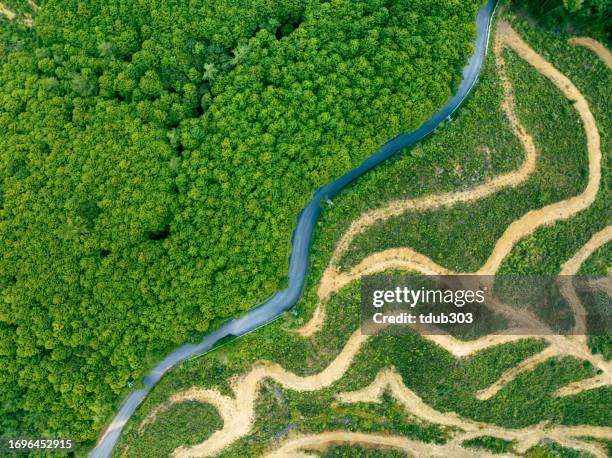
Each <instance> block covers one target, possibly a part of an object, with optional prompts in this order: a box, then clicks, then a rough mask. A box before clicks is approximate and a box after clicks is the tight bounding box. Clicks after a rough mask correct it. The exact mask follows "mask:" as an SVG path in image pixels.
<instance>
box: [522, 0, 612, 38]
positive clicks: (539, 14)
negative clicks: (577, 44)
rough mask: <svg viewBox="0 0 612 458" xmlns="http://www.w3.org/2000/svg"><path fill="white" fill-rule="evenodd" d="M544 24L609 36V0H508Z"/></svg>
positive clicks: (611, 9)
mask: <svg viewBox="0 0 612 458" xmlns="http://www.w3.org/2000/svg"><path fill="white" fill-rule="evenodd" d="M511 1H512V3H514V4H515V5H516V6H518V7H519V8H522V9H524V10H525V11H526V12H527V13H529V15H531V16H532V18H534V19H536V20H537V21H538V22H539V23H540V24H542V25H544V26H545V27H548V28H551V29H555V30H563V29H565V30H568V31H570V32H572V33H574V34H577V33H578V34H580V33H582V34H586V35H593V36H595V37H596V38H599V39H602V40H604V41H608V42H610V40H611V39H612V2H611V1H610V0H511Z"/></svg>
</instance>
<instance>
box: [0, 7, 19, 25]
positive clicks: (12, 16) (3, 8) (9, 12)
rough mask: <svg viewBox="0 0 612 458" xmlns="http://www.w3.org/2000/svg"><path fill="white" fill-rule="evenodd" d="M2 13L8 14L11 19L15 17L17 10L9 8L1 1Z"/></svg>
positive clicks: (0, 9)
mask: <svg viewBox="0 0 612 458" xmlns="http://www.w3.org/2000/svg"><path fill="white" fill-rule="evenodd" d="M0 14H3V15H4V16H6V17H7V18H8V19H9V20H10V21H12V20H13V19H15V16H16V14H15V12H14V11H13V10H10V9H8V8H7V7H6V6H5V5H4V4H3V3H0Z"/></svg>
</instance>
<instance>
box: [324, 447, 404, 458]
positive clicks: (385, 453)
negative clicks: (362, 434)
mask: <svg viewBox="0 0 612 458" xmlns="http://www.w3.org/2000/svg"><path fill="white" fill-rule="evenodd" d="M319 456H320V457H321V458H405V457H406V456H407V455H406V454H405V453H403V452H400V451H397V450H380V449H374V448H366V447H360V446H357V445H354V446H349V445H336V446H332V447H330V448H329V449H327V450H326V451H325V452H323V453H321V454H319Z"/></svg>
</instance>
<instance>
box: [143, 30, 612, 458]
mask: <svg viewBox="0 0 612 458" xmlns="http://www.w3.org/2000/svg"><path fill="white" fill-rule="evenodd" d="M504 46H508V47H510V48H512V49H513V50H514V51H515V52H516V53H517V54H518V55H519V56H520V57H521V58H523V59H524V60H526V61H527V62H529V63H530V64H531V65H533V66H534V67H535V68H536V69H537V70H538V71H539V72H540V73H542V74H543V75H545V76H546V77H548V78H549V79H550V80H551V81H552V82H553V83H554V84H555V85H556V86H557V87H558V88H559V89H560V90H561V91H562V92H563V93H564V94H565V96H566V97H568V98H571V99H572V100H575V101H576V102H575V103H574V107H575V108H576V110H577V111H578V112H579V114H580V117H581V119H582V122H583V125H584V128H585V131H586V134H587V135H586V136H587V147H588V155H589V180H588V184H587V187H586V189H585V190H584V192H583V193H581V194H580V195H579V196H576V197H573V198H570V199H567V200H565V201H563V202H559V203H556V204H552V205H548V206H546V207H544V208H541V209H538V210H534V211H530V212H528V213H527V214H526V215H524V216H523V217H521V218H519V219H518V220H517V221H515V222H514V223H513V224H512V225H510V226H509V227H508V229H507V230H506V232H505V233H504V235H503V236H502V237H501V238H500V240H499V241H498V243H497V244H496V246H495V249H494V250H493V252H492V254H491V256H490V257H489V260H488V261H487V262H486V263H485V265H484V266H483V267H482V268H481V269H480V270H479V273H487V274H495V273H496V272H497V269H498V268H499V265H500V264H501V262H502V261H503V259H504V258H505V257H506V256H507V254H508V253H509V252H510V250H511V249H512V247H513V246H514V244H515V243H516V242H517V241H518V240H520V239H521V238H522V237H524V236H526V235H528V234H531V233H533V231H535V230H536V229H537V228H539V227H542V226H543V225H545V224H551V223H553V222H555V221H558V220H561V219H566V218H569V217H570V216H572V215H574V214H576V213H577V212H579V211H581V210H583V209H585V208H587V207H588V206H589V205H590V204H591V203H592V202H593V200H594V199H595V195H596V194H597V191H598V189H599V183H600V166H601V152H600V146H599V133H598V131H597V128H596V125H595V120H594V118H593V116H592V114H591V112H590V110H589V107H588V104H587V102H586V100H585V99H584V97H583V96H582V94H580V92H579V91H578V89H576V87H575V86H574V85H573V84H572V83H571V82H570V81H569V80H568V79H567V78H566V77H565V76H563V75H562V74H561V73H559V72H558V71H557V70H556V69H555V68H554V67H553V66H552V65H550V64H549V63H548V62H546V61H545V60H544V59H543V58H542V57H540V56H539V55H538V54H536V53H535V52H534V51H533V50H531V48H529V47H528V46H527V44H526V43H525V42H524V41H523V40H522V39H521V38H520V37H519V36H518V35H517V34H516V33H515V32H514V31H513V30H512V29H511V28H510V26H509V24H507V23H506V22H504V21H500V22H499V24H498V28H497V35H496V56H497V57H498V66H499V68H500V74H501V75H504V70H503V66H504V63H503V56H502V53H501V50H502V48H503V47H504ZM502 78H503V76H502ZM504 95H505V104H506V107H505V108H504V109H505V110H506V113H507V115H508V118H509V119H510V122H511V124H512V125H513V129H514V130H515V133H516V134H517V135H518V136H519V138H521V141H522V142H523V146H524V147H525V151H526V160H525V162H524V163H523V165H522V166H521V168H520V169H519V171H516V172H512V173H510V174H507V175H503V176H501V177H499V178H498V179H499V180H500V181H498V182H495V183H493V181H494V180H492V182H489V183H488V184H485V185H482V186H481V187H478V188H476V191H475V190H472V191H466V193H469V192H472V193H473V194H471V195H470V197H465V196H466V193H456V194H452V195H451V194H445V195H443V196H434V197H429V198H424V199H416V200H412V201H402V202H396V203H394V204H391V205H390V206H387V207H385V210H384V211H382V212H380V213H376V212H373V213H371V214H370V215H369V217H362V218H360V219H359V220H358V224H356V225H354V226H352V229H351V230H353V231H359V230H363V228H365V227H367V226H368V225H370V224H371V223H372V222H374V221H376V220H379V219H381V218H384V217H388V216H391V215H393V214H400V213H401V212H403V211H406V210H417V209H421V208H434V207H435V206H443V205H451V204H453V203H455V202H459V201H463V200H461V199H467V200H471V199H476V198H480V197H478V196H481V195H488V194H491V193H493V192H496V191H495V190H497V189H501V188H502V187H507V186H513V185H516V184H518V183H520V182H521V181H523V180H524V179H525V178H526V177H527V176H528V175H529V173H531V171H532V170H533V168H534V167H535V146H534V145H533V142H532V141H531V140H530V139H531V137H529V135H528V134H527V133H526V132H525V131H524V129H523V128H522V127H521V126H520V123H519V122H518V119H516V116H515V115H514V118H513V116H512V115H511V114H509V113H508V110H509V111H510V112H513V106H514V101H513V95H512V91H511V86H510V84H509V82H508V81H504ZM502 178H503V179H502ZM485 187H486V188H485ZM491 189H494V190H491ZM458 195H459V196H460V197H457V196H458ZM461 196H463V197H461ZM426 199H428V200H426ZM425 202H427V203H425ZM428 205H431V207H427V206H428ZM394 212H396V213H394ZM398 212H399V213H398ZM387 215H388V216H387ZM356 233H357V232H353V235H352V236H348V238H347V239H343V240H345V246H348V245H347V244H348V243H350V240H351V239H352V237H354V235H355V234H356ZM609 233H610V228H606V229H605V230H604V231H601V232H600V233H598V234H596V235H595V236H594V237H593V238H592V239H591V240H590V241H589V242H588V243H587V244H586V245H585V247H583V248H582V249H581V250H579V251H578V253H577V254H576V255H575V256H574V257H573V258H572V259H570V260H569V261H568V262H567V263H566V264H564V267H563V270H564V272H566V273H571V272H576V271H577V270H578V269H579V267H580V265H581V264H582V263H583V262H584V260H585V259H586V258H587V257H588V256H589V255H590V253H592V252H593V251H594V250H595V249H596V248H597V247H599V246H601V245H602V244H603V243H605V242H606V241H607V240H609V236H610V234H609ZM338 250H342V243H341V244H340V245H339V248H338ZM338 250H337V251H336V253H335V257H334V258H333V259H332V265H334V264H333V263H334V260H337V259H339V256H340V254H341V253H340V254H338ZM370 258H371V259H370V263H369V264H367V263H366V264H364V263H361V264H360V265H359V266H357V267H356V268H355V269H358V270H354V271H351V272H352V273H353V277H351V279H349V280H347V282H348V281H352V280H354V279H356V278H359V277H360V276H362V275H364V274H366V273H370V272H374V271H378V270H377V269H380V270H384V269H388V268H397V267H400V268H408V269H410V270H416V271H419V272H423V273H435V274H440V273H449V271H448V270H446V269H444V268H442V267H441V266H438V265H437V264H435V263H433V261H431V260H430V259H428V258H427V257H426V256H424V255H422V254H419V253H417V252H415V251H414V250H411V249H409V248H404V249H400V250H399V251H393V252H390V250H387V251H385V252H383V253H378V254H375V255H373V256H372V257H370ZM349 274H350V273H349ZM329 275H331V276H332V277H333V276H334V275H336V276H337V275H340V274H338V273H337V272H334V273H332V274H329ZM329 278H330V277H328V279H327V280H328V283H327V284H326V286H324V287H323V288H324V289H323V294H321V297H328V296H329V295H330V294H331V293H333V292H335V291H337V290H338V289H340V288H341V287H342V286H344V284H346V283H345V282H344V281H337V278H332V281H330V280H329ZM325 288H328V289H327V290H325ZM499 307H500V310H502V309H503V304H499ZM579 307H581V305H580V306H578V305H576V308H574V307H573V310H574V311H575V312H576V313H577V311H578V310H579ZM530 319H531V318H530ZM512 331H513V330H509V333H508V334H501V335H495V336H486V337H483V338H480V339H477V340H474V341H471V342H462V341H458V340H457V339H455V338H453V337H452V336H448V335H435V336H426V337H427V338H428V339H430V340H432V341H433V342H435V343H437V344H438V345H440V346H442V347H443V348H445V349H447V350H448V351H450V352H451V353H452V354H454V355H456V356H459V357H461V356H467V355H471V354H473V353H474V352H477V351H480V350H483V349H485V348H489V347H492V346H496V345H499V344H503V343H507V342H512V341H516V340H519V339H520V338H522V337H521V336H519V335H518V331H517V330H514V331H515V333H514V334H512ZM367 338H368V337H367V336H362V335H361V333H360V331H359V330H357V331H356V332H355V333H353V334H352V335H351V337H350V338H349V340H348V342H347V344H346V346H345V347H344V349H343V350H342V351H341V352H340V354H339V355H338V356H337V357H336V358H335V359H334V360H333V361H332V362H331V363H330V364H329V366H327V367H326V368H325V369H324V370H323V371H321V372H319V373H318V374H314V375H310V376H306V377H300V376H298V375H295V374H293V373H291V372H288V371H287V370H285V369H284V368H282V367H281V366H279V365H278V364H275V363H270V362H261V363H258V364H256V365H254V367H253V368H252V370H251V371H250V372H248V373H247V374H245V375H244V376H241V377H239V378H236V379H235V380H233V381H232V383H231V386H232V391H233V396H231V397H230V396H226V395H223V394H221V393H219V392H218V391H217V390H213V389H201V388H192V389H190V390H187V391H185V392H182V393H177V394H175V395H174V396H173V397H172V398H171V399H170V400H168V402H167V403H165V404H163V405H162V406H160V407H159V408H158V409H155V410H154V411H153V412H152V413H151V414H150V415H149V416H148V417H147V419H145V421H144V423H143V425H146V424H147V423H148V422H150V421H152V420H153V419H154V417H155V415H156V414H157V413H158V412H159V411H160V410H163V409H164V408H167V407H168V406H169V405H171V404H172V403H174V402H181V401H184V400H196V401H201V402H207V403H210V404H212V405H214V406H215V407H216V408H217V409H218V410H219V412H220V415H221V416H222V418H223V420H224V425H223V428H222V429H221V430H219V431H216V432H215V433H213V435H211V436H210V437H209V438H208V439H207V440H206V441H204V442H203V443H201V444H199V445H196V446H194V447H180V448H178V449H176V450H175V451H174V454H173V456H175V457H191V456H210V455H214V454H216V453H218V452H219V451H220V450H222V449H223V448H225V447H226V446H228V445H230V444H231V443H233V442H234V441H236V440H237V439H239V438H241V437H243V436H245V435H246V434H248V432H249V431H250V430H251V429H252V426H253V423H254V420H255V418H254V406H255V402H256V399H257V397H258V395H259V387H260V384H261V382H262V380H264V379H266V378H269V379H272V380H274V381H275V382H276V383H278V384H280V385H282V386H283V387H285V388H287V389H291V390H296V391H315V390H320V389H322V388H325V387H328V386H330V385H332V384H333V383H335V382H336V381H338V380H339V379H340V378H341V377H342V376H343V375H344V373H345V372H346V370H347V369H348V368H349V367H350V365H351V363H352V361H353V359H354V357H355V355H356V354H357V353H358V351H359V350H360V348H361V346H362V344H363V343H364V342H365V341H366V340H367ZM542 338H545V339H546V340H547V341H548V342H549V346H548V347H547V348H546V349H544V350H543V351H542V352H541V353H539V354H537V355H534V356H533V357H531V358H529V359H527V360H525V361H524V362H522V363H521V364H519V365H518V366H516V367H515V368H512V369H511V370H510V371H508V372H506V373H505V374H503V375H502V377H501V378H500V380H498V381H497V382H495V383H494V384H493V385H492V386H491V387H488V388H486V389H485V390H483V391H482V392H480V393H479V398H482V399H485V398H488V397H490V396H492V395H494V394H495V393H497V392H498V391H499V390H500V389H502V388H503V387H504V386H505V385H506V384H507V383H508V382H510V381H511V380H513V379H514V378H515V377H516V376H518V375H519V374H520V373H522V372H524V371H526V370H529V369H530V368H532V367H534V366H535V365H536V364H539V363H540V362H542V361H544V360H545V359H548V358H550V357H554V356H560V355H571V356H574V357H576V358H579V359H584V360H587V361H589V362H591V363H592V364H593V365H594V366H596V367H598V368H599V369H600V370H601V371H602V373H601V374H600V375H598V376H597V377H595V378H593V379H589V380H583V381H579V382H576V383H574V384H572V385H568V386H567V387H564V388H563V389H561V390H559V392H558V393H557V394H558V395H564V394H565V395H567V394H574V393H576V392H580V391H583V390H584V389H589V388H592V387H593V386H601V385H604V384H609V383H610V374H612V367H611V366H610V363H608V362H606V361H604V360H603V358H601V357H600V356H596V355H592V354H591V353H590V352H589V349H588V348H587V347H586V344H585V342H583V341H581V340H580V339H574V338H569V337H563V336H554V335H549V336H542ZM385 390H390V391H391V393H392V394H393V396H394V397H395V398H396V399H397V400H398V401H399V402H400V403H402V404H403V405H404V406H405V408H406V409H407V410H408V411H410V412H412V413H414V414H415V415H416V416H418V417H420V418H422V419H424V420H426V421H430V422H434V423H438V424H442V425H446V426H452V427H455V428H459V429H460V430H461V432H459V433H457V434H456V435H455V436H454V437H453V439H452V440H451V441H450V442H449V443H448V444H446V445H444V446H439V445H432V444H424V443H421V442H417V441H412V440H409V439H407V438H405V437H398V436H388V435H376V434H374V435H373V434H365V433H348V432H345V431H334V432H327V433H323V434H318V435H309V436H301V437H297V438H290V439H288V440H287V441H286V442H285V443H284V444H282V445H281V446H280V448H279V449H278V450H276V451H275V452H273V453H272V455H271V456H307V455H305V454H304V450H308V449H312V448H316V447H323V446H326V444H327V445H330V444H334V443H343V442H346V443H355V444H362V445H370V446H383V447H392V448H396V449H400V450H404V451H406V452H407V453H409V454H411V455H414V456H432V455H438V456H474V452H473V451H470V452H469V454H468V453H467V452H466V451H465V450H464V449H463V448H462V447H461V441H462V440H465V439H466V438H470V437H476V436H478V435H483V434H489V435H495V436H499V437H504V438H508V439H511V440H516V441H517V443H518V447H517V451H519V452H521V451H524V450H527V449H528V448H529V447H531V446H533V445H535V444H536V443H537V442H539V441H540V440H542V439H544V438H549V439H552V440H554V441H556V442H558V443H560V444H561V445H565V446H568V447H571V448H577V449H580V450H584V451H588V452H590V453H593V454H594V455H595V456H606V455H605V452H604V451H603V450H602V449H601V447H600V446H599V445H597V444H594V443H590V442H586V441H583V440H581V439H580V437H584V436H589V437H595V438H605V439H612V429H611V428H602V427H592V426H576V427H564V426H551V427H548V426H546V425H535V426H533V427H529V428H523V429H520V430H512V429H506V428H500V427H498V426H495V425H489V424H485V423H480V422H474V421H471V420H467V419H464V418H461V417H460V416H458V415H457V414H456V413H452V412H450V413H442V412H438V411H436V410H435V409H433V408H431V407H429V406H427V405H426V404H425V403H424V402H423V401H422V400H421V399H420V398H419V397H418V396H417V395H416V394H415V393H413V392H412V391H411V390H409V389H408V388H407V387H406V386H405V384H404V381H403V380H402V379H401V377H400V376H399V375H398V374H397V373H396V372H394V371H393V370H392V369H385V370H382V371H381V372H380V373H379V374H378V376H377V378H376V380H375V381H374V382H373V383H372V384H371V385H370V386H368V387H366V388H364V389H363V390H359V391H357V392H353V393H342V394H340V395H338V401H339V402H344V403H348V402H377V400H379V399H380V396H381V394H382V393H383V392H384V391H385ZM564 390H565V391H564ZM141 426H142V425H141Z"/></svg>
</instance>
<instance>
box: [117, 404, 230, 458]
mask: <svg viewBox="0 0 612 458" xmlns="http://www.w3.org/2000/svg"><path fill="white" fill-rule="evenodd" d="M222 426H223V420H221V417H220V416H219V413H218V412H217V410H216V409H215V408H214V407H213V406H211V405H209V404H203V403H200V402H194V401H186V402H181V403H178V404H174V405H172V406H170V407H169V408H168V409H167V410H165V411H162V412H160V413H158V414H157V416H156V418H155V420H154V421H153V422H152V423H151V424H149V425H147V426H146V428H144V431H142V433H139V432H138V431H132V432H131V434H132V436H131V437H129V440H130V441H131V442H132V443H133V447H132V450H130V457H142V458H149V457H153V456H159V457H162V456H170V455H171V453H172V451H173V450H174V449H175V448H177V447H179V446H189V445H196V444H199V443H200V442H202V441H204V440H206V439H207V438H208V437H209V436H210V435H211V434H212V433H213V432H214V431H216V430H217V429H220V428H221V427H222Z"/></svg>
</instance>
